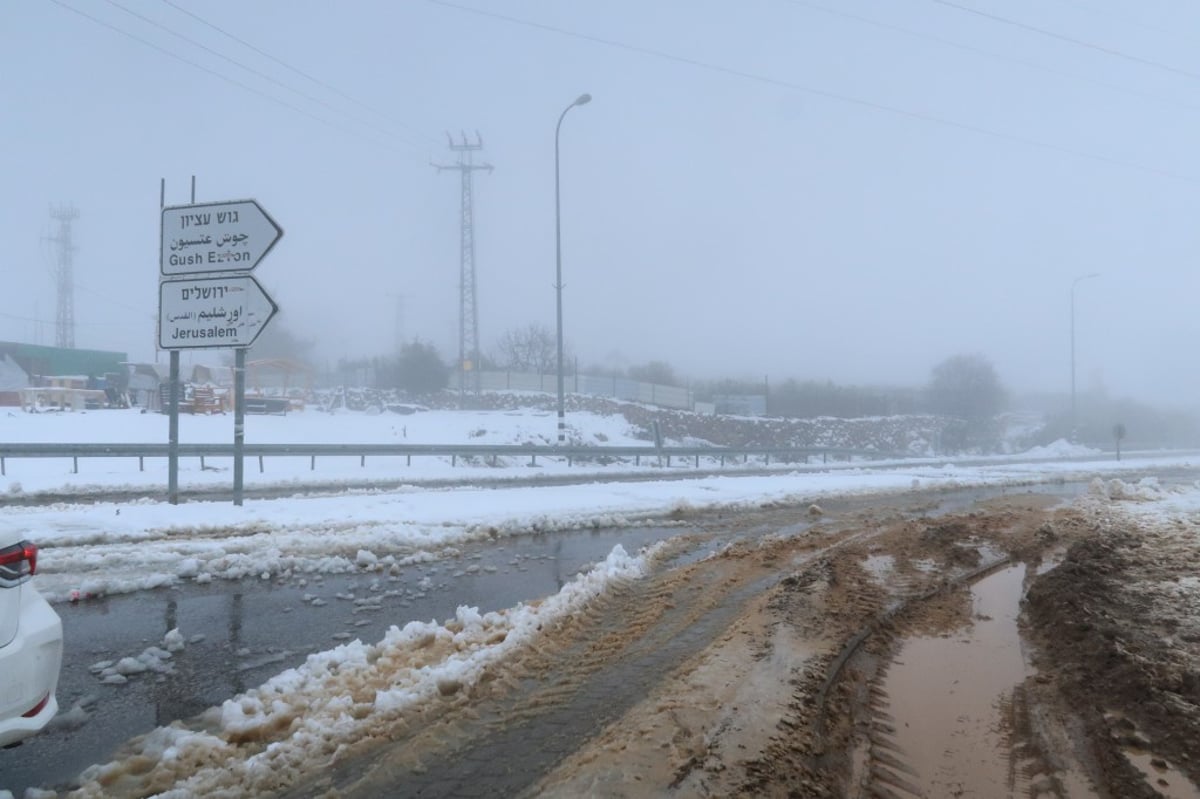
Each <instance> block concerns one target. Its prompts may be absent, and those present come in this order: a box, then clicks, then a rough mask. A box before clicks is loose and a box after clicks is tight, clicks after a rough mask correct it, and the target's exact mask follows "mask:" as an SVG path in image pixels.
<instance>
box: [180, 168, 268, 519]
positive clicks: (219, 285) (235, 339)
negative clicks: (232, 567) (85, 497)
mask: <svg viewBox="0 0 1200 799" xmlns="http://www.w3.org/2000/svg"><path fill="white" fill-rule="evenodd" d="M192 199H193V200H195V185H194V183H193V192H192ZM282 236H283V228H281V227H279V225H277V224H276V223H275V220H274V219H272V218H271V217H270V215H268V214H267V212H266V211H264V210H263V208H262V206H260V205H259V204H258V203H257V202H256V201H254V200H228V201H226V202H219V203H200V204H196V203H194V202H193V203H192V204H191V205H174V206H169V207H164V208H163V209H162V217H161V226H160V228H159V266H158V269H159V274H160V275H162V278H160V279H159V284H158V345H159V347H161V348H162V349H165V350H171V355H172V359H176V358H178V356H179V353H178V351H179V350H182V349H205V348H212V347H232V348H233V350H234V356H235V360H234V393H233V504H234V505H241V504H242V482H243V481H242V478H243V468H242V467H243V464H242V452H243V448H244V443H245V418H246V349H247V348H248V347H249V346H250V345H251V344H253V343H254V340H255V339H256V338H258V336H259V334H260V333H262V331H263V328H265V327H266V326H267V323H268V322H269V321H271V318H272V317H274V316H275V313H276V312H277V311H278V310H279V308H278V306H277V305H275V301H274V300H272V299H271V298H270V296H268V294H267V292H266V291H264V290H263V287H262V286H261V285H259V283H258V281H257V280H255V279H254V278H253V277H252V276H251V275H250V274H249V272H250V271H251V270H253V269H254V268H255V267H256V266H258V264H259V262H260V261H261V260H262V259H263V258H265V257H266V255H267V253H269V252H270V251H271V248H272V247H274V246H275V242H277V241H279V239H280V238H281V237H282ZM172 362H174V360H173V361H172ZM173 396H174V394H173ZM170 412H171V414H172V416H171V418H172V422H173V423H174V421H175V420H176V419H177V418H178V413H179V408H178V405H177V403H176V402H175V401H173V402H172V407H171V411H170ZM171 462H172V463H173V464H174V463H176V462H177V459H175V458H173V459H172V461H171ZM177 479H178V478H177V475H176V474H175V472H174V468H172V473H171V474H170V476H169V481H170V484H171V485H174V484H175V483H176V481H177ZM172 496H174V495H173V494H172ZM172 501H174V500H172Z"/></svg>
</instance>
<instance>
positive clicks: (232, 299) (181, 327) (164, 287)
mask: <svg viewBox="0 0 1200 799" xmlns="http://www.w3.org/2000/svg"><path fill="white" fill-rule="evenodd" d="M277 310H279V307H278V306H277V305H275V301H274V300H272V299H271V298H270V297H269V296H267V293H266V292H265V291H263V287H262V286H260V285H259V284H258V281H257V280H255V279H254V278H253V277H251V276H250V275H233V276H231V277H200V278H194V279H191V280H164V281H162V282H161V283H159V284H158V346H159V348H160V349H164V350H186V349H200V348H203V347H234V348H236V347H249V346H250V345H251V344H253V343H254V339H256V338H258V334H259V333H261V332H262V331H263V328H264V327H266V326H267V322H269V321H270V320H271V317H272V316H274V315H275V312H276V311H277Z"/></svg>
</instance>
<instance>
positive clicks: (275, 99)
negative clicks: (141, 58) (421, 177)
mask: <svg viewBox="0 0 1200 799" xmlns="http://www.w3.org/2000/svg"><path fill="white" fill-rule="evenodd" d="M50 2H51V3H54V4H55V5H56V6H59V7H61V8H65V9H66V10H67V11H70V12H72V13H74V14H78V15H79V16H81V17H83V18H84V19H88V20H91V21H92V22H94V23H96V24H97V25H100V26H101V27H104V28H108V29H109V30H111V31H114V32H116V33H119V34H121V35H122V36H125V37H128V38H130V39H133V40H134V41H135V42H138V43H139V44H143V45H145V46H146V47H149V48H151V49H153V50H157V51H158V52H160V53H162V54H163V55H165V56H167V57H168V58H173V59H175V60H176V61H182V62H183V63H185V64H187V65H188V66H190V67H195V68H196V69H198V70H200V71H201V72H207V73H208V74H209V75H212V76H213V77H216V78H220V79H221V80H223V81H225V82H226V83H231V84H233V85H234V86H237V87H238V88H239V89H243V90H245V91H248V92H250V93H251V94H256V95H258V96H259V97H262V98H264V99H266V100H270V101H271V102H273V103H276V104H278V105H281V106H283V107H284V108H287V109H289V110H291V111H295V112H296V113H297V114H302V115H303V116H306V117H308V118H309V119H311V120H314V121H316V122H320V123H321V124H323V125H327V126H329V127H331V128H334V129H335V130H339V131H341V132H342V133H349V134H351V135H353V136H358V137H359V138H362V139H364V140H366V141H369V142H371V143H372V144H374V145H375V146H377V147H382V148H384V149H387V150H392V151H393V152H400V153H405V154H406V155H411V153H408V152H407V151H405V150H401V149H399V148H397V147H395V146H393V145H391V144H389V143H387V142H381V141H379V140H377V139H374V138H372V137H370V136H367V135H365V134H364V133H362V132H361V131H357V130H354V129H353V128H348V127H346V126H344V125H339V124H338V123H336V122H333V121H331V120H328V119H325V118H324V117H320V116H317V115H316V114H313V113H311V112H309V111H306V110H305V109H303V108H300V107H299V106H296V105H292V104H291V103H289V102H287V101H286V100H281V99H280V98H278V97H276V96H274V95H272V94H268V93H266V92H263V91H259V90H258V89H255V88H254V87H252V86H248V85H246V84H245V83H242V82H241V81H239V80H237V79H236V78H231V77H229V76H228V75H225V74H223V73H220V72H217V71H216V70H214V69H209V68H208V67H206V66H204V65H203V64H199V63H197V62H195V61H192V60H191V59H189V58H185V57H184V56H181V55H179V54H178V53H173V52H171V51H170V50H168V49H166V48H165V47H160V46H158V45H157V44H154V43H153V42H151V41H148V40H147V39H143V38H142V37H140V36H138V35H137V34H134V33H130V32H129V31H127V30H125V29H124V28H121V27H120V26H117V25H113V24H112V23H110V22H106V21H104V20H102V19H99V18H97V17H94V16H92V15H91V14H88V13H87V12H84V11H80V10H79V9H78V8H74V7H73V6H69V5H67V4H66V3H64V2H63V0H50Z"/></svg>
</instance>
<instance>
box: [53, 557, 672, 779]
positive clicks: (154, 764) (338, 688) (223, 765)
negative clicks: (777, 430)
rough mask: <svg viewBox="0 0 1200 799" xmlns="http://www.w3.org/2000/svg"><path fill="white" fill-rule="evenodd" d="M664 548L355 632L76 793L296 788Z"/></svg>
mask: <svg viewBox="0 0 1200 799" xmlns="http://www.w3.org/2000/svg"><path fill="white" fill-rule="evenodd" d="M661 547H662V545H655V546H653V547H650V548H648V549H647V550H645V551H643V552H642V553H640V554H639V555H638V556H630V555H629V554H628V553H626V551H625V550H624V548H622V547H621V546H619V545H618V546H617V547H615V548H614V549H613V550H612V552H610V553H609V555H608V557H607V558H606V559H605V560H604V561H603V562H602V563H599V564H597V565H596V566H595V567H594V568H592V569H591V570H590V571H588V572H586V573H583V574H580V575H578V576H577V577H576V578H575V579H573V580H572V581H570V582H568V583H567V584H566V585H564V586H563V588H562V589H561V590H560V591H559V592H558V593H557V594H554V595H552V596H550V597H548V598H546V599H543V600H540V601H538V602H534V603H530V604H522V605H518V606H516V607H514V608H510V609H508V610H504V611H500V612H493V613H486V614H480V613H479V611H478V609H476V608H471V607H463V606H460V607H459V608H458V612H457V614H456V617H455V618H454V619H453V620H450V621H448V622H447V623H445V624H438V623H436V622H427V623H426V622H410V623H408V624H406V625H405V626H404V627H403V628H397V627H394V626H393V627H392V628H391V629H390V630H389V631H388V632H387V634H386V635H385V636H384V638H383V640H381V641H380V642H378V643H376V644H372V645H368V644H364V643H362V642H361V641H357V640H356V641H351V642H349V643H346V644H344V645H342V646H339V647H336V648H334V649H331V650H328V651H325V652H320V653H316V654H313V655H310V656H309V657H308V659H307V661H306V662H305V663H304V664H303V665H302V666H299V667H297V668H294V669H288V670H287V671H284V672H282V673H280V674H278V675H277V676H275V677H273V678H272V679H270V680H269V681H267V682H266V683H264V684H263V685H261V686H259V687H258V688H254V689H251V690H249V691H247V692H245V693H243V694H241V695H239V696H236V697H234V698H233V699H230V700H227V701H226V702H224V703H223V704H222V705H221V706H220V707H219V708H213V709H211V710H210V711H208V712H206V713H205V714H203V715H202V716H201V718H200V719H199V722H198V724H197V725H196V726H197V728H196V729H188V728H187V727H185V726H184V725H183V724H181V723H180V722H175V723H174V724H172V725H171V726H169V727H159V728H157V729H155V730H154V731H152V732H150V733H148V734H147V735H144V736H141V737H139V738H136V739H134V740H133V741H132V742H131V744H130V745H129V747H128V748H127V750H126V751H125V752H124V756H123V759H121V760H114V761H112V762H110V763H107V764H103V765H96V766H92V767H90V768H88V769H87V770H86V771H85V772H84V773H83V774H82V775H81V778H80V782H81V787H80V788H79V789H78V790H76V791H74V792H72V794H71V795H72V796H73V797H78V798H79V799H90V798H91V797H102V796H106V795H109V794H110V792H111V791H112V790H114V789H116V790H120V791H122V792H125V793H131V792H136V791H137V790H138V787H139V786H144V787H146V788H149V787H150V786H153V790H154V791H155V793H156V795H158V796H161V797H172V798H173V799H184V797H192V796H204V795H211V794H213V793H215V792H220V794H221V795H222V796H227V797H234V796H256V795H258V794H260V793H263V792H266V791H272V790H278V789H280V788H283V787H286V786H287V785H290V784H295V782H297V781H299V780H302V779H303V777H304V774H305V773H306V772H307V773H312V772H313V771H315V770H319V769H321V768H323V767H325V766H326V765H327V764H328V763H329V762H330V761H331V759H332V758H334V757H335V756H336V755H337V753H338V752H339V751H340V750H341V749H342V748H343V747H345V746H347V745H349V744H351V743H353V742H354V741H357V740H360V739H362V738H363V737H365V736H367V735H371V734H373V733H376V732H378V731H380V730H382V729H384V728H386V727H387V726H388V725H390V724H395V723H397V721H398V720H399V719H401V718H402V717H403V716H404V715H405V714H411V713H415V712H419V711H420V710H421V709H422V707H424V706H427V705H429V703H431V702H434V701H438V700H439V699H440V698H444V697H450V696H455V695H460V694H463V693H466V692H469V691H470V688H471V686H473V685H475V684H476V683H477V682H478V681H479V680H480V678H481V677H482V676H483V675H484V674H485V673H486V672H487V670H488V669H490V668H494V667H495V666H496V665H497V664H498V663H500V661H502V660H503V659H504V658H506V657H509V656H511V655H512V654H513V653H514V652H516V651H518V650H519V649H520V648H522V647H526V646H529V645H531V644H532V643H533V642H535V641H536V639H537V638H538V637H539V635H541V630H542V629H543V628H544V627H548V626H551V625H553V624H555V623H556V622H557V621H558V620H560V619H563V618H565V617H567V616H568V615H570V614H573V613H576V612H578V611H579V610H581V609H582V608H584V607H585V606H586V605H587V604H588V603H589V602H591V601H592V600H593V599H595V598H596V597H597V596H599V595H600V594H601V593H602V592H604V591H605V590H606V589H607V588H609V587H610V586H612V585H613V584H614V583H617V582H619V581H624V580H632V579H638V578H640V577H642V576H643V575H644V574H645V572H646V569H647V567H648V565H649V564H650V563H651V562H652V561H653V560H654V558H655V557H656V555H657V553H658V552H659V550H660V549H661ZM163 786H170V787H168V788H166V789H165V790H164V788H163Z"/></svg>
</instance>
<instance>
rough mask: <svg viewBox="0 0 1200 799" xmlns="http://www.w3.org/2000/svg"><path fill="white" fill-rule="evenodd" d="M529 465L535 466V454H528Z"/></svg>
mask: <svg viewBox="0 0 1200 799" xmlns="http://www.w3.org/2000/svg"><path fill="white" fill-rule="evenodd" d="M529 465H530V466H537V455H530V456H529Z"/></svg>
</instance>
